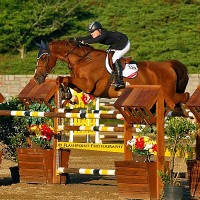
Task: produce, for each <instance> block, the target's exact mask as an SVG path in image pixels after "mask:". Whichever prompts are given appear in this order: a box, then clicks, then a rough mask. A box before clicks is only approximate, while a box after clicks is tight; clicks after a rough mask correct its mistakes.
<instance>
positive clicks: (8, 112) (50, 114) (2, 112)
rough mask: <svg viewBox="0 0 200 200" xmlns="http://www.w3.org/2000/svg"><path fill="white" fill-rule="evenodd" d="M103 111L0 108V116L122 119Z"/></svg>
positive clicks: (117, 115)
mask: <svg viewBox="0 0 200 200" xmlns="http://www.w3.org/2000/svg"><path fill="white" fill-rule="evenodd" d="M103 113H106V112H104V111H102V114H101V111H100V112H99V113H85V112H82V111H81V110H80V112H79V113H71V112H68V113H59V112H34V111H29V110H26V111H17V110H0V116H18V117H23V116H31V117H58V118H78V119H82V118H87V119H122V118H123V116H122V115H121V114H119V113H118V114H109V113H108V112H107V113H106V114H103Z"/></svg>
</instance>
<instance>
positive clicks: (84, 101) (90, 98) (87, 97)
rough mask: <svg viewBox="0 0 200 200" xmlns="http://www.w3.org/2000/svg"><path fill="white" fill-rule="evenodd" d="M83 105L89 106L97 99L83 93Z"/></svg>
mask: <svg viewBox="0 0 200 200" xmlns="http://www.w3.org/2000/svg"><path fill="white" fill-rule="evenodd" d="M81 99H82V101H83V103H84V104H85V105H87V104H89V103H90V102H91V101H93V100H94V99H95V97H94V96H92V95H90V94H87V93H83V95H82V97H81Z"/></svg>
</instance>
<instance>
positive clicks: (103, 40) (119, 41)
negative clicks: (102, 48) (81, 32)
mask: <svg viewBox="0 0 200 200" xmlns="http://www.w3.org/2000/svg"><path fill="white" fill-rule="evenodd" d="M76 40H77V41H83V43H84V44H93V43H100V44H105V45H110V46H109V49H115V50H122V49H124V48H125V46H126V45H127V43H128V37H127V36H126V35H124V34H123V33H120V32H117V31H107V30H106V29H101V35H100V36H98V37H96V38H93V37H92V36H91V35H89V36H86V37H78V38H76Z"/></svg>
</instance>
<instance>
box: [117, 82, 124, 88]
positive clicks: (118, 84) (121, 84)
mask: <svg viewBox="0 0 200 200" xmlns="http://www.w3.org/2000/svg"><path fill="white" fill-rule="evenodd" d="M114 86H115V87H116V88H125V84H124V83H115V84H114Z"/></svg>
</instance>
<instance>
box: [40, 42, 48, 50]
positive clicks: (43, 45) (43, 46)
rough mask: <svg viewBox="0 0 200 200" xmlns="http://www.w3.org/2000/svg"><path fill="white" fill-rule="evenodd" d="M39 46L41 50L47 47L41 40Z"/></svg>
mask: <svg viewBox="0 0 200 200" xmlns="http://www.w3.org/2000/svg"><path fill="white" fill-rule="evenodd" d="M40 46H41V47H42V48H43V49H46V47H47V45H46V44H45V43H44V41H43V40H41V44H40Z"/></svg>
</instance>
